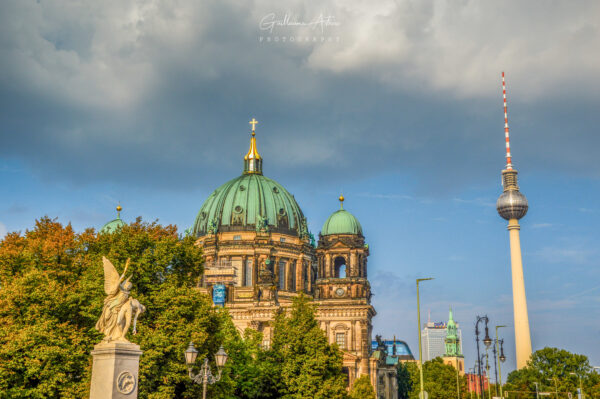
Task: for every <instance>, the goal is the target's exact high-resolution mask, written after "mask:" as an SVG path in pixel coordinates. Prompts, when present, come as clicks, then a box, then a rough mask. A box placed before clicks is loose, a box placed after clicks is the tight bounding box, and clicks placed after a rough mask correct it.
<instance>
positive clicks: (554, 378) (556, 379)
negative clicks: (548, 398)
mask: <svg viewBox="0 0 600 399" xmlns="http://www.w3.org/2000/svg"><path fill="white" fill-rule="evenodd" d="M547 380H548V381H553V380H554V387H555V389H556V390H555V391H554V392H555V394H556V399H558V378H556V377H552V378H548V379H547Z"/></svg>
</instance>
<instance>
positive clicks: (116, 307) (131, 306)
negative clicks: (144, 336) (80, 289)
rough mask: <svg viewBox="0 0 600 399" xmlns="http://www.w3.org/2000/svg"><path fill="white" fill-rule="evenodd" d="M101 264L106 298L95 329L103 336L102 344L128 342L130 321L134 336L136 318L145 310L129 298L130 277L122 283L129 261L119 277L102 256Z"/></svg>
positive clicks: (135, 300)
mask: <svg viewBox="0 0 600 399" xmlns="http://www.w3.org/2000/svg"><path fill="white" fill-rule="evenodd" d="M102 263H103V266H104V292H105V293H106V295H107V296H106V298H105V299H104V307H103V308H102V315H101V316H100V319H99V320H98V322H97V323H96V329H97V330H98V331H100V332H101V333H103V334H104V339H103V340H102V341H103V342H110V341H121V342H129V341H127V339H126V338H125V335H126V334H127V331H128V330H129V327H130V326H131V320H132V319H133V333H134V334H135V333H136V332H137V330H136V324H137V318H138V316H139V315H140V314H142V313H143V312H144V311H145V310H146V307H145V306H144V305H142V304H141V303H139V302H138V300H137V299H133V298H130V297H129V291H130V290H131V287H132V284H131V282H130V281H129V280H130V279H131V276H129V277H127V279H126V280H125V282H123V280H124V279H125V274H126V273H127V268H128V267H129V259H127V262H126V263H125V269H124V270H123V274H121V275H120V276H119V273H118V272H117V269H116V268H115V267H114V265H113V264H112V263H111V262H110V261H109V260H108V259H106V257H104V256H103V257H102Z"/></svg>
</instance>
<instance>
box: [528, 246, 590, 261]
mask: <svg viewBox="0 0 600 399" xmlns="http://www.w3.org/2000/svg"><path fill="white" fill-rule="evenodd" d="M534 255H535V256H537V257H539V258H541V259H542V260H543V261H545V262H548V263H564V264H565V265H573V264H576V265H583V264H589V263H591V262H592V261H593V260H595V259H596V258H597V251H596V250H592V249H587V248H585V247H583V246H581V247H569V246H562V247H544V248H541V249H539V250H538V251H535V252H534Z"/></svg>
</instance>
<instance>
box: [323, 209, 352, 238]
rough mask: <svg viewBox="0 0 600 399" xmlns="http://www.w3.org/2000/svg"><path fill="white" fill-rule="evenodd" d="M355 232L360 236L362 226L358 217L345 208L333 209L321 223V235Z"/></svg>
mask: <svg viewBox="0 0 600 399" xmlns="http://www.w3.org/2000/svg"><path fill="white" fill-rule="evenodd" d="M330 234H356V235H360V236H362V227H361V225H360V223H359V222H358V219H356V218H355V217H354V215H352V214H351V213H350V212H348V211H346V210H345V209H340V210H339V211H335V212H334V213H333V214H331V216H329V218H327V220H326V221H325V224H323V228H322V229H321V235H324V236H326V235H330Z"/></svg>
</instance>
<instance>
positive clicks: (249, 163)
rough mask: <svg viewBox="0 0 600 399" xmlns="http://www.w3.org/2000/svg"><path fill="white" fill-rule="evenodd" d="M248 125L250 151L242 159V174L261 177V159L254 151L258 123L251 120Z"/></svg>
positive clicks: (256, 151)
mask: <svg viewBox="0 0 600 399" xmlns="http://www.w3.org/2000/svg"><path fill="white" fill-rule="evenodd" d="M249 123H250V125H252V137H251V138H250V149H249V150H248V153H247V154H246V156H245V157H244V174H252V173H254V174H258V175H262V157H261V156H260V154H259V153H258V150H257V149H256V124H257V123H258V121H257V120H256V119H254V118H252V120H251V121H250V122H249Z"/></svg>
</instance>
